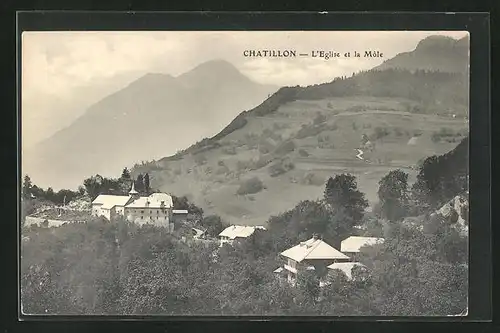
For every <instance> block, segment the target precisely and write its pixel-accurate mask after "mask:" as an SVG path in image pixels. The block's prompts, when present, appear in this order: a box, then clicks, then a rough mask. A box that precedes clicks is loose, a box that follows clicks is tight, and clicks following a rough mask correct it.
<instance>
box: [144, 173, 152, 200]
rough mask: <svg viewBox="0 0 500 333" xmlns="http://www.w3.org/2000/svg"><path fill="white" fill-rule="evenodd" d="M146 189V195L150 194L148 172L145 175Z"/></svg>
mask: <svg viewBox="0 0 500 333" xmlns="http://www.w3.org/2000/svg"><path fill="white" fill-rule="evenodd" d="M144 191H145V192H146V195H149V193H150V191H151V187H150V185H149V174H148V173H146V174H145V175H144Z"/></svg>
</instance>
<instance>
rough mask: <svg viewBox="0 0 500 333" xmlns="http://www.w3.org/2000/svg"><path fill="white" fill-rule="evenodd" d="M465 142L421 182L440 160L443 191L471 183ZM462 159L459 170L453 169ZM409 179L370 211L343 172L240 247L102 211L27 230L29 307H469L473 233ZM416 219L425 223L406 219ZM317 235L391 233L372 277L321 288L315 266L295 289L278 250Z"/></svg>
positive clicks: (85, 310) (413, 312) (138, 310)
mask: <svg viewBox="0 0 500 333" xmlns="http://www.w3.org/2000/svg"><path fill="white" fill-rule="evenodd" d="M466 142H467V140H464V141H463V143H461V144H459V145H458V146H457V148H456V149H455V150H453V151H452V152H450V153H449V154H446V155H444V156H438V157H435V156H432V157H429V158H428V159H426V160H425V161H424V163H423V164H422V165H421V168H420V171H419V181H420V182H423V183H426V184H427V183H431V182H430V181H431V179H432V177H434V176H435V175H436V173H431V172H430V171H429V170H431V169H429V168H430V167H429V166H430V165H432V170H434V172H437V174H439V175H441V176H440V177H438V178H437V179H436V180H435V182H434V183H433V184H435V185H436V187H435V189H440V190H439V191H442V193H443V194H442V196H441V198H442V199H443V200H444V199H445V198H448V197H449V196H453V195H456V194H459V192H460V191H462V190H463V188H458V187H455V186H454V185H453V184H451V183H450V182H449V181H448V178H446V177H443V175H444V174H445V173H448V174H449V176H448V177H451V178H457V179H459V178H460V179H461V178H462V176H463V173H464V172H465V170H466V169H465V168H464V164H467V163H466V161H465V159H464V158H463V157H464V156H465V155H464V154H466V153H467V151H466V149H464V147H467V145H466ZM429 161H435V162H434V164H430V162H429ZM452 162H453V163H454V165H456V169H449V163H452ZM454 170H455V171H454ZM429 177H430V178H429ZM406 180H407V175H406V174H405V173H404V172H401V171H397V170H396V171H392V172H390V173H388V174H387V175H386V176H385V177H384V178H382V179H381V180H380V186H379V192H378V193H379V200H380V203H381V205H380V207H379V209H378V210H377V211H376V212H374V213H366V212H364V208H365V207H366V205H367V203H366V199H365V197H364V193H362V192H361V191H359V189H358V187H357V182H356V178H355V177H354V176H352V175H349V174H337V175H332V177H330V178H329V179H328V181H327V182H326V184H325V185H324V195H323V197H322V198H321V199H320V200H309V201H303V202H301V203H299V204H298V205H297V206H296V207H295V208H294V209H292V210H290V211H287V212H284V213H283V214H278V215H276V216H273V217H271V218H270V220H269V223H268V230H267V231H256V232H255V233H254V234H253V235H252V236H251V237H249V238H248V239H246V240H245V241H243V242H242V243H240V244H239V245H236V246H235V247H234V248H233V247H230V246H225V247H223V248H220V249H219V248H218V244H217V243H216V242H214V243H213V244H210V243H207V242H203V243H197V242H193V241H189V240H188V241H184V240H183V238H182V237H181V236H182V234H181V233H182V228H180V229H178V230H177V231H176V232H175V233H174V234H168V233H167V230H164V229H162V228H156V227H148V226H143V227H138V226H136V225H133V224H130V223H127V222H125V221H117V222H116V223H109V222H106V221H104V220H99V219H97V220H89V221H88V222H87V223H78V224H68V225H65V226H62V227H59V228H57V229H55V228H50V229H43V228H38V227H30V228H26V229H24V230H23V242H22V249H21V257H22V261H21V292H22V303H23V312H24V313H29V314H46V313H49V314H51V313H57V314H165V315H200V314H207V315H244V314H252V315H333V316H338V315H381V316H383V315H389V316H398V315H402V316H420V315H422V316H425V315H454V314H459V313H462V312H464V311H465V310H466V308H467V291H468V287H467V276H468V261H467V260H468V259H467V258H468V256H467V243H468V236H467V235H461V234H460V233H459V232H458V231H457V230H456V229H455V228H454V226H453V224H454V223H455V222H454V221H453V220H452V219H446V218H441V217H439V216H436V215H432V214H431V212H432V210H433V209H432V208H430V207H428V208H424V209H420V208H419V206H418V200H424V199H426V200H428V201H432V200H434V199H433V198H434V197H435V192H434V190H432V189H429V191H427V192H422V191H417V190H416V188H415V187H414V189H410V188H409V186H408V183H407V181H406ZM388 189H393V190H392V191H388ZM395 189H397V190H395ZM417 198H418V200H417ZM395 207H397V208H402V210H397V211H398V212H400V214H397V215H394V214H392V212H394V211H395V210H394V208H395ZM417 212H418V213H417ZM415 214H419V215H418V216H417V215H415ZM412 216H413V218H414V219H415V220H418V221H420V222H419V223H420V224H418V223H414V224H408V223H404V221H405V220H406V219H408V218H409V217H412ZM205 223H220V219H217V218H210V219H205ZM472 223H473V222H472ZM218 227H219V230H220V227H221V226H220V225H219V226H218ZM313 233H319V234H321V236H322V237H323V239H324V240H325V241H328V242H329V243H331V244H332V245H334V246H339V241H340V240H342V239H344V238H345V237H347V236H350V235H365V236H376V237H384V238H385V242H384V244H379V245H375V246H371V247H365V248H363V250H362V254H361V258H360V262H362V263H363V264H364V265H366V267H367V268H368V273H366V272H365V273H362V272H361V271H360V272H356V271H354V272H353V275H354V279H353V280H348V279H347V278H346V277H345V276H344V275H342V274H340V273H339V274H337V275H335V274H334V275H332V276H330V282H331V284H330V285H328V286H325V287H322V288H319V287H318V284H317V282H318V279H319V278H322V277H321V276H318V275H315V274H304V275H301V276H300V278H299V281H298V285H297V287H296V288H292V287H290V286H289V285H287V284H281V283H280V282H279V280H278V279H276V277H275V276H274V273H273V270H274V269H276V267H278V266H279V265H281V264H282V263H283V262H282V261H281V259H280V258H279V253H280V252H281V251H283V250H285V249H286V248H288V247H290V246H293V245H295V244H297V243H298V242H300V241H303V240H305V239H308V238H309V237H310V236H311V235H312V234H313ZM216 234H217V232H214V233H213V234H212V235H216ZM24 238H26V239H24ZM184 239H186V238H184ZM366 274H368V275H366ZM323 277H324V276H323Z"/></svg>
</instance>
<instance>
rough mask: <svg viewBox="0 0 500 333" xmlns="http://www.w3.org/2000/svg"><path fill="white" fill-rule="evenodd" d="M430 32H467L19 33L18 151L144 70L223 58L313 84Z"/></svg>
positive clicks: (248, 69) (184, 67)
mask: <svg viewBox="0 0 500 333" xmlns="http://www.w3.org/2000/svg"><path fill="white" fill-rule="evenodd" d="M430 35H446V36H450V37H453V38H456V39H459V38H462V37H464V36H466V35H467V32H464V31H448V32H436V31H411V32H410V31H399V32H396V31H387V32H385V31H384V32H382V31H366V32H361V31H356V32H354V31H342V32H340V31H321V32H320V31H293V32H286V31H274V32H267V31H258V32H257V31H238V32H236V31H225V32H210V31H205V32H196V31H190V32H178V31H141V32H139V31H136V32H123V31H122V32H118V31H117V32H102V31H86V32H24V33H23V35H22V55H21V57H22V64H21V71H22V74H21V75H22V92H21V94H22V104H21V108H22V119H21V121H22V137H23V148H26V147H27V146H29V145H33V144H34V143H36V142H38V141H40V140H42V139H44V138H46V137H48V136H50V135H52V134H53V133H54V132H55V131H57V130H59V129H61V128H63V127H65V126H67V125H69V124H70V123H71V122H72V121H74V120H75V119H76V118H77V117H78V116H80V115H81V114H82V113H83V112H84V111H85V109H86V108H87V107H89V106H90V105H92V104H93V103H95V102H97V101H99V100H100V99H102V98H104V97H105V96H107V95H109V94H111V93H113V92H115V91H118V90H120V89H121V88H123V87H125V86H126V85H127V84H129V83H130V82H132V81H133V80H134V79H136V78H138V77H140V76H142V75H144V74H146V73H167V74H171V75H173V76H177V75H180V74H182V73H184V72H187V71H189V70H190V69H192V68H193V67H195V66H197V65H199V64H200V63H203V62H205V61H209V60H213V59H224V60H227V61H229V62H231V63H232V64H233V65H235V66H236V67H237V68H238V69H239V70H240V71H241V72H242V73H243V74H245V75H246V76H247V77H249V78H250V79H252V80H254V81H256V82H260V83H264V84H273V85H278V86H291V85H302V86H304V85H310V84H317V83H323V82H328V81H331V80H332V79H333V78H335V77H338V76H342V75H351V74H352V73H353V72H357V71H359V70H365V69H370V68H372V67H375V66H377V65H379V64H380V63H382V62H383V61H384V60H387V59H389V58H392V57H394V56H395V55H397V54H398V53H401V52H408V51H411V50H413V49H414V48H415V47H416V45H417V44H418V42H419V41H420V40H422V39H423V38H425V37H427V36H430ZM262 49H272V50H285V49H290V50H292V49H293V50H297V53H301V52H308V53H310V52H311V51H312V50H325V51H329V50H331V51H338V52H340V53H341V54H343V53H345V52H348V51H350V52H353V51H358V52H364V51H365V50H374V51H377V50H378V51H380V52H382V53H383V55H384V57H383V58H371V59H370V58H353V57H351V58H340V59H329V60H324V59H320V58H311V57H299V58H273V59H271V58H247V57H244V56H243V51H245V50H262Z"/></svg>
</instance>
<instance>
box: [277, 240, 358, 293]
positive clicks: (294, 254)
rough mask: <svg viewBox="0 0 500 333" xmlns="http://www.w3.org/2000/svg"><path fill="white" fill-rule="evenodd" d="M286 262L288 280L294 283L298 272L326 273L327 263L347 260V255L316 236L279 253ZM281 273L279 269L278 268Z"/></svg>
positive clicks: (284, 267) (284, 266) (285, 268)
mask: <svg viewBox="0 0 500 333" xmlns="http://www.w3.org/2000/svg"><path fill="white" fill-rule="evenodd" d="M280 255H281V256H282V257H284V258H285V259H286V260H287V262H286V263H285V264H284V265H283V269H284V271H286V276H287V280H288V282H290V283H292V284H295V282H296V280H297V276H298V274H300V273H301V272H305V271H316V272H317V273H318V275H321V271H324V272H325V273H327V267H328V265H331V264H333V263H336V262H346V261H349V257H348V256H346V255H345V254H343V253H342V252H340V251H339V250H337V249H335V248H333V247H332V246H330V245H329V244H327V243H326V242H324V241H323V240H322V239H320V238H319V237H318V236H313V237H312V238H311V239H309V240H307V241H305V242H301V243H300V244H298V245H296V246H294V247H292V248H289V249H288V250H285V251H283V252H281V253H280ZM275 272H277V271H275ZM280 273H281V270H280Z"/></svg>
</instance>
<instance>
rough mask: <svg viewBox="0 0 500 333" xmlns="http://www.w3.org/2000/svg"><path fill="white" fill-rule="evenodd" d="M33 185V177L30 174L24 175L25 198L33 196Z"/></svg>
mask: <svg viewBox="0 0 500 333" xmlns="http://www.w3.org/2000/svg"><path fill="white" fill-rule="evenodd" d="M32 186H33V184H32V183H31V178H30V177H29V176H28V175H26V176H24V182H23V190H22V195H23V198H25V199H29V198H31V194H32V193H31V188H32Z"/></svg>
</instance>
